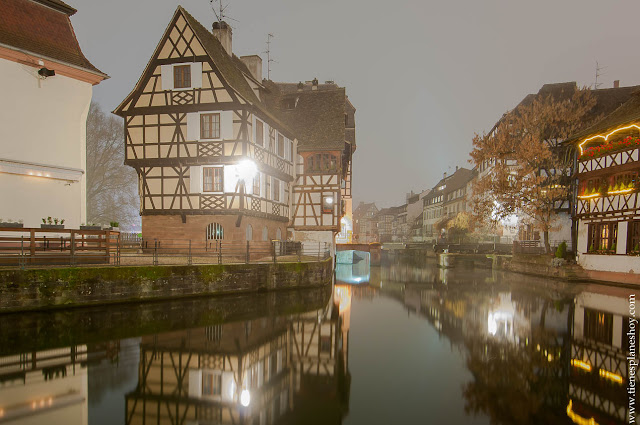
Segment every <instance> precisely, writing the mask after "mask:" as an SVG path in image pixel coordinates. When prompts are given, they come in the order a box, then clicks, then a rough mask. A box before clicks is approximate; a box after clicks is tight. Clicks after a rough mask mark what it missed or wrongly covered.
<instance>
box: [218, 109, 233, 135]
mask: <svg viewBox="0 0 640 425" xmlns="http://www.w3.org/2000/svg"><path fill="white" fill-rule="evenodd" d="M220 136H221V137H222V140H234V136H233V111H222V113H221V114H220Z"/></svg>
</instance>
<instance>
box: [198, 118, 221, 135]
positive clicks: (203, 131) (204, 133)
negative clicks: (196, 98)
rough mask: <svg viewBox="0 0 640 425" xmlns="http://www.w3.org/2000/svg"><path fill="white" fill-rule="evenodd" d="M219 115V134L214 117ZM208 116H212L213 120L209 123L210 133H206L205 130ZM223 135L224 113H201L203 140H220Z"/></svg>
mask: <svg viewBox="0 0 640 425" xmlns="http://www.w3.org/2000/svg"><path fill="white" fill-rule="evenodd" d="M215 117H217V119H218V123H217V124H218V125H217V135H216V131H215V128H216V126H215V120H214V118H215ZM207 118H211V121H210V123H209V127H210V128H209V132H208V134H206V130H205V120H206V119H207ZM221 135H222V115H221V114H220V112H207V113H202V114H200V139H201V140H220V138H221Z"/></svg>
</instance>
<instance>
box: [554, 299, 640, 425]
mask: <svg viewBox="0 0 640 425" xmlns="http://www.w3.org/2000/svg"><path fill="white" fill-rule="evenodd" d="M596 290H597V288H596ZM607 292H608V293H606V294H605V293H597V292H583V293H581V294H580V295H578V297H576V303H575V310H574V320H573V338H572V341H571V374H570V382H569V400H570V401H569V405H568V406H567V414H568V415H569V417H571V418H572V419H574V418H576V419H579V418H584V419H585V421H584V422H583V423H601V424H602V423H626V422H627V415H628V406H629V403H628V401H629V400H628V395H627V387H628V385H629V381H628V374H627V370H628V369H627V358H626V357H627V352H628V351H629V349H630V348H631V347H630V346H629V337H628V335H627V334H628V332H629V317H628V315H629V302H628V295H629V294H631V293H632V291H630V290H624V289H619V290H617V293H615V294H614V295H612V291H611V290H609V291H607ZM633 348H634V350H635V352H637V350H636V348H637V347H633ZM591 418H593V419H591ZM588 420H592V421H593V422H587V421H588ZM574 422H576V423H579V422H577V421H576V420H574Z"/></svg>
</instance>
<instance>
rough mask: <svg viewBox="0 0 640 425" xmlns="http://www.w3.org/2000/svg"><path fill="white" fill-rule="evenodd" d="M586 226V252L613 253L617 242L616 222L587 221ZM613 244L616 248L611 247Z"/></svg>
mask: <svg viewBox="0 0 640 425" xmlns="http://www.w3.org/2000/svg"><path fill="white" fill-rule="evenodd" d="M588 226H589V227H588V232H589V233H588V235H589V237H588V240H587V253H588V254H615V252H616V249H617V243H618V222H617V221H605V222H598V223H589V225H588ZM614 244H615V245H616V249H614V247H613V246H614ZM592 247H593V249H592Z"/></svg>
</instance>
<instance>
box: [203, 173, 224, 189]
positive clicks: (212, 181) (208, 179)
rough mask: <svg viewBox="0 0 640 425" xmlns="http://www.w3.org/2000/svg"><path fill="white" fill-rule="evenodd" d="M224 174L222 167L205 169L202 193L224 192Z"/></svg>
mask: <svg viewBox="0 0 640 425" xmlns="http://www.w3.org/2000/svg"><path fill="white" fill-rule="evenodd" d="M223 188H224V172H223V168H222V167H204V168H203V169H202V191H203V192H222V191H223V190H224V189H223Z"/></svg>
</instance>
